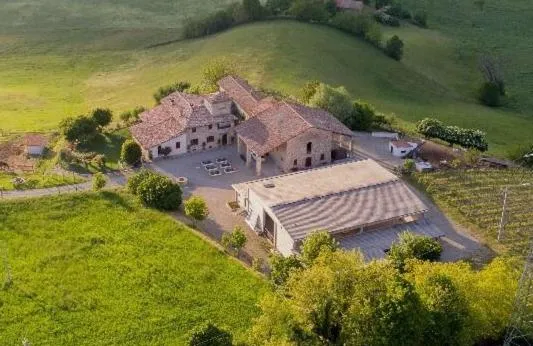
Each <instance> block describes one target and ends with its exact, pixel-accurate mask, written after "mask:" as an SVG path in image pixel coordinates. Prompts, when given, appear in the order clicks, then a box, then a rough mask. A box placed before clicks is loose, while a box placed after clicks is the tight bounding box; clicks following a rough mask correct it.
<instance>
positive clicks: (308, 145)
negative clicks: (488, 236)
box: [307, 142, 313, 154]
mask: <svg viewBox="0 0 533 346" xmlns="http://www.w3.org/2000/svg"><path fill="white" fill-rule="evenodd" d="M312 150H313V143H311V142H309V143H307V153H308V154H311V151H312Z"/></svg>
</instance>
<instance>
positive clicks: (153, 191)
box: [136, 173, 182, 210]
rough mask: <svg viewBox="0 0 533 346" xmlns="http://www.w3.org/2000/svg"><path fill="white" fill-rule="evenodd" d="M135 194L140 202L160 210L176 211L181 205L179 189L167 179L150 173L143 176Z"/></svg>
mask: <svg viewBox="0 0 533 346" xmlns="http://www.w3.org/2000/svg"><path fill="white" fill-rule="evenodd" d="M136 192H137V194H138V196H139V198H140V200H141V202H142V203H143V204H144V205H146V206H149V207H153V208H156V209H161V210H176V209H178V208H179V206H180V205H181V195H182V192H181V188H180V186H179V185H178V184H176V183H174V182H172V180H170V179H169V178H167V177H165V176H162V175H159V174H156V173H152V174H149V175H147V176H145V178H144V179H142V181H141V182H140V184H139V185H138V186H137V189H136Z"/></svg>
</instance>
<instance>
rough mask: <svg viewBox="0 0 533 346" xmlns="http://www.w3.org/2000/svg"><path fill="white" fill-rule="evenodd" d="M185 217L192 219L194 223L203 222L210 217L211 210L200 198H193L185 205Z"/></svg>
mask: <svg viewBox="0 0 533 346" xmlns="http://www.w3.org/2000/svg"><path fill="white" fill-rule="evenodd" d="M184 207H185V215H187V216H188V217H190V218H192V219H193V220H194V223H195V224H196V222H197V221H203V220H205V218H206V217H207V215H209V209H208V208H207V203H206V202H205V200H204V199H203V198H202V197H200V196H192V197H190V198H189V199H188V200H186V201H185V203H184Z"/></svg>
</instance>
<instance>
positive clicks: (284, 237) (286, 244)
mask: <svg viewBox="0 0 533 346" xmlns="http://www.w3.org/2000/svg"><path fill="white" fill-rule="evenodd" d="M276 222H277V220H276ZM276 228H277V231H276V250H278V251H279V252H280V253H281V254H282V255H283V256H290V255H292V254H293V253H294V240H293V239H292V238H291V236H290V235H289V233H287V231H286V230H285V229H284V228H283V227H281V225H280V224H279V223H278V224H277V225H276Z"/></svg>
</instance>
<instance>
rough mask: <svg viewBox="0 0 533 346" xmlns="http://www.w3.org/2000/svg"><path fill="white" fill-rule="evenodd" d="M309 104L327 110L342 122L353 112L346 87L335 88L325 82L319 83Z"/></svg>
mask: <svg viewBox="0 0 533 346" xmlns="http://www.w3.org/2000/svg"><path fill="white" fill-rule="evenodd" d="M309 105H310V106H312V107H317V108H322V109H325V110H327V111H328V112H330V113H331V114H333V115H334V116H335V117H337V119H339V120H340V121H342V122H344V121H346V119H347V118H348V117H349V116H350V114H351V112H352V101H351V100H350V95H349V94H348V91H347V90H346V89H345V88H344V87H338V88H333V87H332V86H330V85H327V84H324V83H320V84H319V85H318V87H317V88H316V92H315V94H314V95H313V96H312V97H311V99H310V100H309Z"/></svg>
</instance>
